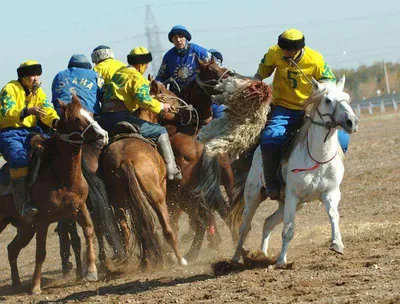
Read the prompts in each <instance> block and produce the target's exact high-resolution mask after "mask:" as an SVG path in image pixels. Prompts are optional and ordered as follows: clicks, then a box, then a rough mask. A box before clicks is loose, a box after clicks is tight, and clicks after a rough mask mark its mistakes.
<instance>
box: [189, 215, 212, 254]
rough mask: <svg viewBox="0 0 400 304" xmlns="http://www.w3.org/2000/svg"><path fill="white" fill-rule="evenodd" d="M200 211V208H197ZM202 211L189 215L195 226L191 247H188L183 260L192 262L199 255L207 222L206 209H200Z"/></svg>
mask: <svg viewBox="0 0 400 304" xmlns="http://www.w3.org/2000/svg"><path fill="white" fill-rule="evenodd" d="M199 209H200V208H199ZM201 209H203V210H199V213H198V214H191V215H190V217H191V218H192V223H193V224H194V226H195V235H194V238H193V242H192V246H191V247H190V250H189V252H188V253H187V254H186V255H185V258H186V259H187V260H188V261H194V260H195V259H196V258H197V257H198V255H199V253H200V248H201V244H202V243H203V239H204V234H205V233H206V225H207V223H208V221H209V218H208V216H207V213H208V212H209V211H208V210H204V209H206V208H201Z"/></svg>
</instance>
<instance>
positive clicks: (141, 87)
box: [133, 78, 163, 114]
mask: <svg viewBox="0 0 400 304" xmlns="http://www.w3.org/2000/svg"><path fill="white" fill-rule="evenodd" d="M133 91H134V92H133V94H134V99H135V102H136V103H137V104H138V105H139V107H141V108H144V109H147V110H150V111H152V112H154V113H157V114H158V113H160V112H161V110H163V103H162V102H160V101H158V100H157V99H154V98H152V97H151V95H150V87H149V85H148V83H147V82H146V80H145V79H144V78H143V79H136V81H134V86H133Z"/></svg>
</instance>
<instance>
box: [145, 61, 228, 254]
mask: <svg viewBox="0 0 400 304" xmlns="http://www.w3.org/2000/svg"><path fill="white" fill-rule="evenodd" d="M230 73H231V72H230V71H229V70H228V69H225V68H221V67H220V66H219V65H218V64H217V63H216V62H214V61H211V62H209V63H204V62H201V63H200V71H199V74H198V77H197V81H196V82H194V83H193V84H192V85H191V86H190V90H189V92H190V93H189V95H188V103H190V104H193V105H194V106H195V108H196V110H197V113H198V114H199V116H200V117H199V118H200V121H201V122H203V123H205V122H209V121H210V119H212V111H211V104H212V101H211V95H212V94H215V93H217V92H216V91H215V90H214V88H213V85H215V84H217V83H218V82H219V81H220V80H221V79H222V78H225V77H228V76H229V75H230ZM211 83H212V84H213V85H211ZM150 92H151V93H152V94H155V95H158V96H160V99H161V98H163V99H164V100H165V101H167V100H168V99H169V100H175V107H176V108H179V107H180V104H179V101H178V99H177V98H176V96H175V95H174V94H173V93H172V92H170V91H168V90H167V89H166V88H165V87H164V86H163V85H161V84H159V83H157V82H152V84H151V90H150ZM174 96H175V98H174ZM182 116H184V117H186V116H187V115H185V114H184V111H180V112H179V113H178V114H177V115H176V116H170V115H164V118H163V120H162V121H163V124H164V125H165V127H166V128H167V130H168V133H169V135H170V139H171V144H172V148H173V150H174V153H175V157H176V162H177V164H178V166H179V167H180V168H181V170H182V176H183V178H182V181H181V182H180V184H179V185H177V184H172V183H171V184H168V208H169V210H170V213H171V216H172V223H173V224H174V230H175V231H176V232H177V231H178V220H179V217H180V214H181V210H183V211H184V212H186V213H187V214H188V215H189V218H190V221H191V223H192V224H193V225H194V228H195V237H194V239H193V242H192V246H191V249H190V251H189V252H188V253H187V255H186V256H185V257H186V258H187V259H188V260H194V259H196V258H197V256H198V254H199V251H200V247H201V244H202V241H203V238H204V234H205V232H206V228H207V226H210V225H214V223H215V218H214V215H213V214H212V210H213V209H216V210H217V211H218V212H219V213H220V215H221V217H222V218H223V219H224V218H225V217H226V215H227V208H228V206H229V203H231V202H233V192H234V191H233V190H234V184H233V172H232V169H231V166H230V161H229V158H228V157H227V156H226V157H218V159H209V158H207V157H206V156H205V155H203V145H202V144H200V143H199V142H198V141H197V140H196V135H197V129H196V127H195V126H193V125H192V124H182V119H183V120H184V119H185V118H184V117H182ZM220 185H223V186H224V187H225V189H226V192H227V194H228V199H229V201H228V202H226V200H225V198H224V197H223V195H222V193H221V191H220ZM218 238H219V236H218V235H217V234H211V241H212V243H214V244H215V243H218Z"/></svg>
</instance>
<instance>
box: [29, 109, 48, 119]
mask: <svg viewBox="0 0 400 304" xmlns="http://www.w3.org/2000/svg"><path fill="white" fill-rule="evenodd" d="M26 112H27V113H28V115H35V116H38V117H39V118H42V117H44V116H46V112H45V111H44V110H43V109H42V108H41V107H38V106H35V107H31V108H29V109H28V110H27V111H26Z"/></svg>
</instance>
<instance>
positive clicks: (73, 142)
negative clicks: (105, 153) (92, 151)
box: [57, 120, 98, 147]
mask: <svg viewBox="0 0 400 304" xmlns="http://www.w3.org/2000/svg"><path fill="white" fill-rule="evenodd" d="M96 124H98V122H97V121H95V120H93V121H91V122H90V124H88V126H87V127H86V129H85V130H83V132H82V133H79V132H72V133H69V134H65V133H59V132H57V135H58V138H60V139H61V140H62V141H65V142H67V143H69V144H71V145H73V146H75V147H78V146H81V145H83V142H84V140H85V138H84V135H85V133H86V131H87V130H89V129H90V128H91V127H92V126H93V125H96ZM76 135H77V136H79V137H80V139H78V140H73V139H71V137H72V136H76Z"/></svg>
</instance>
